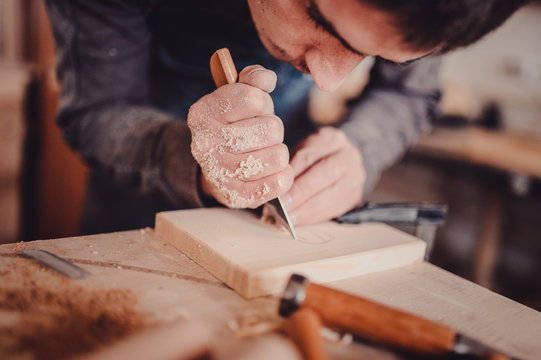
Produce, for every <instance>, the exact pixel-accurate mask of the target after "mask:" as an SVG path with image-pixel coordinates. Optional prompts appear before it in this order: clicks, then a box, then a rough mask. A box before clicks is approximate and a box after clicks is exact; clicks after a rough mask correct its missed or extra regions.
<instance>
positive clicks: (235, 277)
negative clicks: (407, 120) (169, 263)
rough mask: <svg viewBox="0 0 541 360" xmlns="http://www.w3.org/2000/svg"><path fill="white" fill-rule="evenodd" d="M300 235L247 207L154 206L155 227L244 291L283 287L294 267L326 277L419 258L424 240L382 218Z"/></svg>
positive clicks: (272, 290) (326, 225)
mask: <svg viewBox="0 0 541 360" xmlns="http://www.w3.org/2000/svg"><path fill="white" fill-rule="evenodd" d="M296 231H297V235H298V240H294V239H293V238H292V237H291V235H289V233H287V232H285V231H281V230H280V229H277V228H276V227H275V226H272V225H269V224H266V223H264V222H262V221H261V220H259V219H258V218H257V217H256V215H254V214H253V213H251V212H247V211H242V210H231V209H225V208H212V209H195V210H180V211H171V212H163V213H159V214H158V215H157V217H156V233H157V234H158V235H159V236H161V237H163V238H164V239H165V240H167V241H168V242H169V243H170V244H172V245H173V246H174V247H176V248H177V249H179V250H181V251H182V252H183V253H185V254H186V255H188V256H189V257H190V258H192V259H193V260H194V261H196V262H197V263H199V264H200V265H201V266H202V267H204V268H205V269H206V270H207V271H209V272H210V273H212V274H213V275H214V276H216V277H217V278H218V279H220V280H222V281H223V282H225V283H226V284H227V285H229V286H230V287H232V288H233V289H235V290H236V291H237V292H238V293H240V294H241V295H242V296H244V297H246V298H252V297H257V296H262V295H268V294H279V293H280V292H282V291H283V289H284V287H285V284H286V282H287V279H288V278H289V276H290V275H291V274H292V273H300V274H303V275H305V276H308V277H309V278H310V279H312V280H313V281H317V282H329V281H334V280H340V279H347V278H351V277H353V276H358V275H362V274H366V273H371V272H375V271H381V270H386V269H391V268H395V267H399V266H403V265H407V264H411V263H414V262H419V261H421V260H422V259H423V256H424V252H425V243H424V242H423V241H421V240H419V239H417V238H415V237H413V236H411V235H408V234H406V233H404V232H401V231H398V230H396V229H393V228H391V227H389V226H386V225H383V224H362V225H344V224H338V223H336V222H326V223H320V224H315V225H310V226H303V227H297V228H296Z"/></svg>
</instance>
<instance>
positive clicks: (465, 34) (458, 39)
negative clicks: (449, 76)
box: [359, 0, 528, 53]
mask: <svg viewBox="0 0 541 360" xmlns="http://www.w3.org/2000/svg"><path fill="white" fill-rule="evenodd" d="M359 1H361V2H363V3H365V4H367V5H370V6H372V7H374V8H375V9H378V10H382V11H384V12H386V13H388V14H390V15H391V16H392V18H393V19H394V20H393V24H392V25H393V26H395V27H396V28H398V30H399V31H401V32H402V34H403V35H402V40H403V41H404V43H405V44H406V45H409V46H411V47H413V48H414V49H433V48H437V51H438V52H439V53H445V52H449V51H451V50H454V49H457V48H460V47H464V46H467V45H470V44H472V43H474V42H475V41H477V40H479V39H480V38H482V37H483V36H484V35H486V34H488V33H489V32H491V31H492V30H494V29H496V28H497V27H498V26H500V25H501V24H502V23H503V22H504V21H505V20H507V18H509V17H510V16H511V15H512V14H513V13H514V12H515V11H516V10H517V9H519V8H520V7H521V6H522V5H524V4H526V3H527V2H528V0H402V1H400V0H399V1H397V0H359Z"/></svg>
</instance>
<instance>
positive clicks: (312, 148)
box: [291, 126, 348, 176]
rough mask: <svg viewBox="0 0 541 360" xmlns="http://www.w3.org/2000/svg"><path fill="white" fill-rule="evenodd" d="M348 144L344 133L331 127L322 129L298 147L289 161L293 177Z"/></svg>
mask: <svg viewBox="0 0 541 360" xmlns="http://www.w3.org/2000/svg"><path fill="white" fill-rule="evenodd" d="M346 142H348V140H347V138H346V137H345V135H344V133H343V132H342V131H340V130H337V129H335V128H332V127H328V126H327V127H322V128H320V129H318V131H317V132H316V133H315V134H313V135H311V136H309V137H308V138H306V139H305V140H304V141H303V142H301V143H300V144H299V146H298V150H297V152H296V153H295V155H294V156H293V158H292V159H291V166H292V167H293V171H294V172H295V176H299V175H300V174H302V173H303V172H304V171H306V169H308V168H309V167H310V166H312V165H313V164H315V163H316V162H317V161H319V160H320V159H322V158H324V157H326V156H328V155H330V154H332V153H334V152H336V151H338V150H339V149H340V148H341V147H343V146H344V144H345V143H346Z"/></svg>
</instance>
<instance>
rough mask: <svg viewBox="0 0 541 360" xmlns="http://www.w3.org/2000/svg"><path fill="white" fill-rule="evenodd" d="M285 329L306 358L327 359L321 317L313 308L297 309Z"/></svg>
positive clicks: (309, 359) (308, 359) (314, 359)
mask: <svg viewBox="0 0 541 360" xmlns="http://www.w3.org/2000/svg"><path fill="white" fill-rule="evenodd" d="M285 330H286V332H287V334H288V335H289V337H290V338H291V339H292V340H293V341H294V342H295V343H296V344H297V347H298V348H299V350H300V351H301V353H302V355H303V359H304V360H327V359H328V357H327V352H326V349H325V343H324V341H323V337H322V336H321V319H320V317H319V316H318V315H317V314H316V313H315V312H314V311H313V310H311V309H308V308H302V309H299V310H298V311H295V312H294V313H293V314H292V315H291V316H290V317H289V318H288V319H287V321H286V323H285Z"/></svg>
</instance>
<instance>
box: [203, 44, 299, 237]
mask: <svg viewBox="0 0 541 360" xmlns="http://www.w3.org/2000/svg"><path fill="white" fill-rule="evenodd" d="M210 72H211V73H212V78H213V79H214V83H215V84H216V87H220V86H223V85H227V84H233V83H236V82H237V77H238V75H237V69H236V68H235V63H234V62H233V58H232V57H231V53H230V52H229V50H228V49H227V48H223V49H220V50H217V51H216V52H214V54H212V56H211V58H210ZM263 214H264V216H270V217H271V218H272V219H274V220H275V221H276V222H277V223H278V225H279V226H281V227H283V228H285V229H287V230H288V231H289V232H290V233H291V235H292V236H293V238H294V239H295V240H296V239H297V234H296V233H295V229H294V228H293V223H292V222H291V220H290V218H289V215H288V214H287V211H286V209H285V208H284V206H283V203H282V201H281V200H280V197H277V198H274V199H272V200H270V201H269V202H267V203H266V204H265V205H264V208H263Z"/></svg>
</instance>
